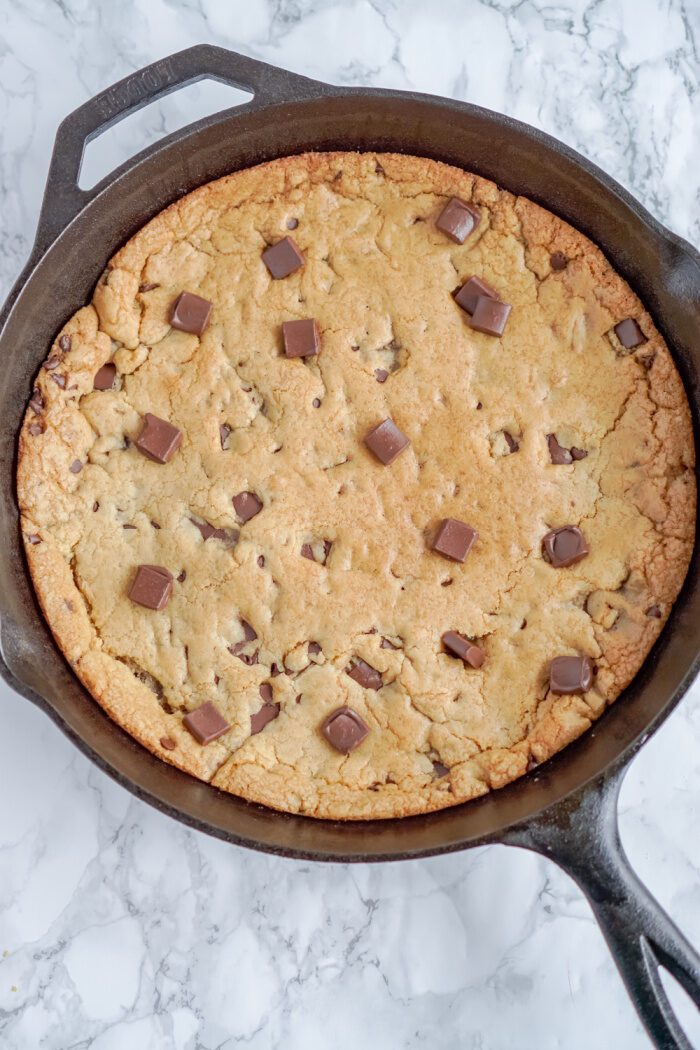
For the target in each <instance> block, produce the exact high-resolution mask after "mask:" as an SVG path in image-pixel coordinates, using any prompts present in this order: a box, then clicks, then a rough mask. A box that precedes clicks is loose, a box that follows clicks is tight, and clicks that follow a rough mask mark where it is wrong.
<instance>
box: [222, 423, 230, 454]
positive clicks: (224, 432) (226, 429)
mask: <svg viewBox="0 0 700 1050" xmlns="http://www.w3.org/2000/svg"><path fill="white" fill-rule="evenodd" d="M230 433H231V427H230V426H229V425H228V423H219V440H220V442H221V449H222V451H223V450H224V449H225V448H226V442H227V441H228V438H229V434H230Z"/></svg>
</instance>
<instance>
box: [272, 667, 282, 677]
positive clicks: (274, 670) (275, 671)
mask: <svg viewBox="0 0 700 1050" xmlns="http://www.w3.org/2000/svg"><path fill="white" fill-rule="evenodd" d="M280 674H282V670H281V668H279V667H278V666H277V664H270V677H271V678H277V675H280Z"/></svg>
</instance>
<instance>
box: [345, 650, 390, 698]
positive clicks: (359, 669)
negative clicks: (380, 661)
mask: <svg viewBox="0 0 700 1050" xmlns="http://www.w3.org/2000/svg"><path fill="white" fill-rule="evenodd" d="M345 673H346V674H347V675H349V676H350V678H352V679H353V680H354V681H355V682H357V684H358V685H361V686H362V688H363V689H374V690H377V689H381V688H382V686H383V685H384V679H383V678H382V676H381V674H380V673H379V671H377V670H376V669H375V668H374V667H372V666H370V664H368V663H365V661H364V660H361V659H360V658H359V656H356V657H355V659H354V660H353V662H352V663H351V664H350V665H349V666H348V667H346V668H345Z"/></svg>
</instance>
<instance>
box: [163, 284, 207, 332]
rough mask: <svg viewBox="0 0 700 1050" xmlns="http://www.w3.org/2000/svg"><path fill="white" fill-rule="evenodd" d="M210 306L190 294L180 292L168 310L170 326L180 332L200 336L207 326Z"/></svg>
mask: <svg viewBox="0 0 700 1050" xmlns="http://www.w3.org/2000/svg"><path fill="white" fill-rule="evenodd" d="M211 310H212V304H211V303H210V302H209V300H208V299H202V297H201V296H199V295H194V294H193V293H192V292H182V293H181V294H180V295H179V296H178V297H177V299H176V300H175V302H174V303H173V305H172V308H171V310H170V324H171V325H172V326H173V328H177V329H178V330H179V331H181V332H190V333H191V334H192V335H202V333H203V332H204V329H205V328H206V327H207V325H208V324H209V318H210V317H211Z"/></svg>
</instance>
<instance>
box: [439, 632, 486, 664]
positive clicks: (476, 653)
mask: <svg viewBox="0 0 700 1050" xmlns="http://www.w3.org/2000/svg"><path fill="white" fill-rule="evenodd" d="M442 644H443V645H444V647H445V649H446V650H447V652H448V653H450V655H452V656H458V657H459V659H460V660H464V662H465V664H469V666H470V667H481V665H482V664H483V662H484V659H485V657H484V651H483V649H480V648H479V646H478V645H474V643H473V642H470V641H469V639H468V638H465V637H464V635H463V634H460V633H459V632H458V631H445V633H444V634H443V636H442Z"/></svg>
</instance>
